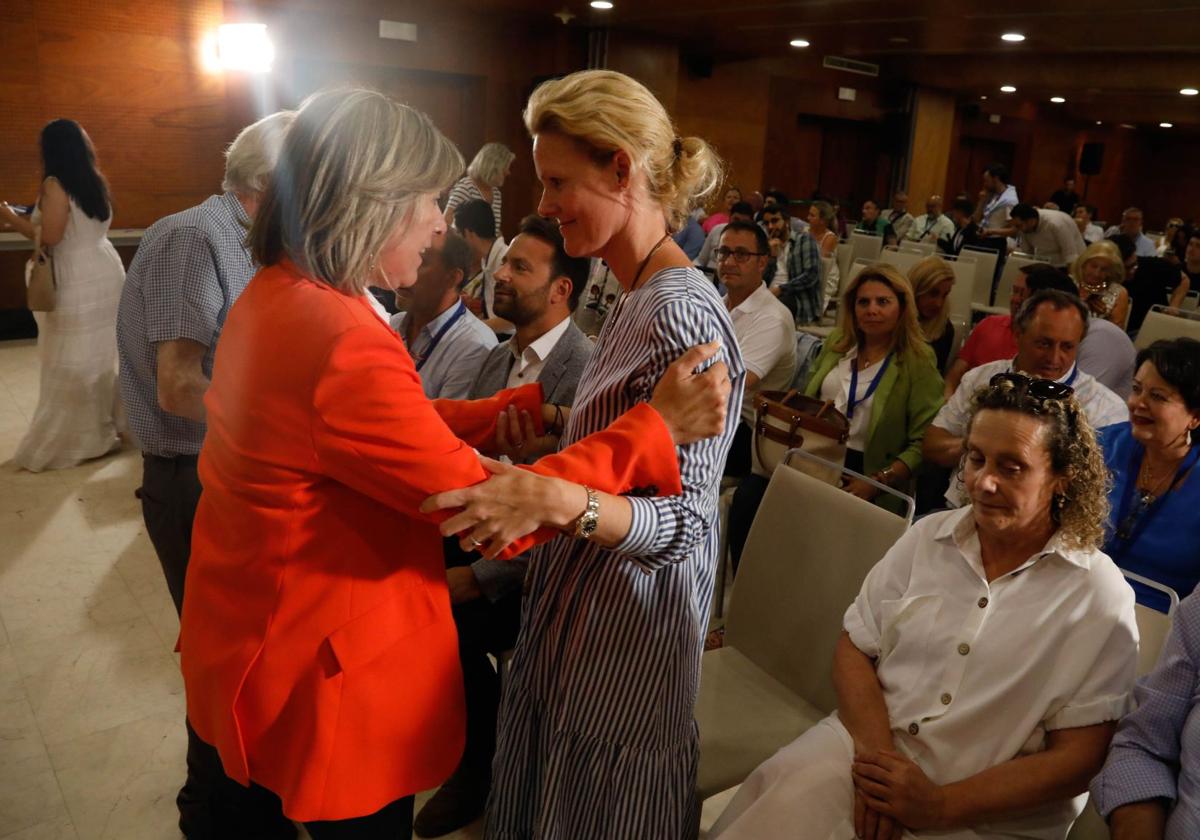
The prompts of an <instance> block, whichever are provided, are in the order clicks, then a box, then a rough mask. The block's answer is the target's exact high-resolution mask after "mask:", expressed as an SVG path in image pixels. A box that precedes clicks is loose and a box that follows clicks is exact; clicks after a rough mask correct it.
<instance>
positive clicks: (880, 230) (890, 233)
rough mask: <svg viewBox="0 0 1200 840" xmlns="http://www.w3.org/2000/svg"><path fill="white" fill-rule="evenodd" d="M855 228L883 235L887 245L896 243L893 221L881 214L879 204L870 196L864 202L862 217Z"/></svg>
mask: <svg viewBox="0 0 1200 840" xmlns="http://www.w3.org/2000/svg"><path fill="white" fill-rule="evenodd" d="M854 229H855V230H856V231H859V232H860V233H869V234H871V235H872V236H880V237H882V238H883V244H884V245H885V246H886V245H895V244H896V231H895V230H894V229H893V228H892V225H891V223H890V222H888V220H887V219H886V218H885V217H884V216H883V215H881V214H880V212H879V204H878V203H876V201H875V199H873V198H868V199H867V200H866V201H864V202H863V206H862V218H861V219H860V220H859V222H858V226H857V227H856V228H854Z"/></svg>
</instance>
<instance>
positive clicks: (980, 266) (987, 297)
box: [959, 245, 997, 309]
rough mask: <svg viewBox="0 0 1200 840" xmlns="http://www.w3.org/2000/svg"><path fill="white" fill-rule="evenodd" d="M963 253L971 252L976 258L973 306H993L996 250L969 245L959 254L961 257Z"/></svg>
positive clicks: (977, 307) (972, 296) (975, 307)
mask: <svg viewBox="0 0 1200 840" xmlns="http://www.w3.org/2000/svg"><path fill="white" fill-rule="evenodd" d="M963 254H969V255H970V256H972V257H974V258H975V287H974V291H972V293H971V307H972V308H973V309H979V308H980V307H985V308H986V307H989V306H991V305H992V279H993V278H994V277H995V276H996V258H997V255H996V252H995V251H989V250H988V249H987V248H975V247H973V246H971V245H968V246H966V247H965V248H963V249H962V253H961V254H959V258H960V259H961V258H962V255H963Z"/></svg>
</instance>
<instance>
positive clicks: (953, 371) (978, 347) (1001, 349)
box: [946, 266, 1058, 399]
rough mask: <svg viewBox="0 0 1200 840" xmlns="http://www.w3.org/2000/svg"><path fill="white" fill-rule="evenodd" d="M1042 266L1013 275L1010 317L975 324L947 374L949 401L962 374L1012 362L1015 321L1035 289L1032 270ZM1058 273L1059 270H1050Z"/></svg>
mask: <svg viewBox="0 0 1200 840" xmlns="http://www.w3.org/2000/svg"><path fill="white" fill-rule="evenodd" d="M1038 267H1039V266H1025V267H1024V268H1023V270H1021V271H1018V272H1017V273H1016V274H1015V275H1014V276H1013V285H1012V295H1011V296H1010V297H1009V299H1008V314H1007V315H989V316H987V317H986V318H984V319H983V320H982V321H980V322H979V323H978V324H976V325H975V328H974V329H972V330H971V332H970V333H969V334H968V335H967V338H966V340H965V341H963V345H962V347H960V348H959V350H958V356H956V357H955V359H954V363H953V364H951V365H950V369H949V370H948V371H947V372H946V398H947V399H949V398H950V395H951V394H953V393H954V392H955V391H956V390H957V389H958V384H959V382H960V381H962V378H963V374H965V373H966V372H967V371H969V370H973V369H975V368H977V367H979V366H980V365H986V364H988V363H989V362H994V361H996V360H997V359H1011V358H1012V357H1013V356H1015V355H1016V353H1017V334H1016V333H1015V332H1013V321H1014V320H1015V319H1016V317H1017V312H1018V310H1020V308H1021V304H1023V303H1024V302H1025V301H1026V299H1027V298H1028V297H1029V295H1030V294H1031V293H1032V290H1031V289H1030V288H1029V280H1030V269H1034V268H1038ZM1051 271H1054V272H1055V273H1058V272H1057V269H1051Z"/></svg>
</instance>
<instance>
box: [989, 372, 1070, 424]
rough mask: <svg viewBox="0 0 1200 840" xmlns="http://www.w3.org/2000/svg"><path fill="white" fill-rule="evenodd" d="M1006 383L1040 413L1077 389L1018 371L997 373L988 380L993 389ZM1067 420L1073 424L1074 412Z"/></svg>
mask: <svg viewBox="0 0 1200 840" xmlns="http://www.w3.org/2000/svg"><path fill="white" fill-rule="evenodd" d="M1005 383H1008V384H1010V385H1012V386H1013V388H1014V389H1015V390H1016V391H1018V392H1019V394H1020V396H1022V397H1025V398H1026V399H1028V400H1030V401H1031V402H1033V403H1034V409H1035V410H1036V411H1038V412H1041V411H1042V410H1043V409H1044V408H1045V404H1046V403H1047V402H1061V401H1063V400H1066V399H1067V398H1068V397H1070V396H1071V395H1072V394H1074V393H1075V389H1074V388H1072V387H1071V386H1070V385H1064V384H1062V383H1061V382H1055V381H1054V380H1053V379H1037V378H1034V377H1031V376H1026V375H1025V374H1023V373H1017V372H1016V371H1007V372H1005V373H997V374H996V375H995V376H993V377H992V378H991V379H990V380H988V385H989V386H991V387H992V388H996V387H998V386H1000V385H1003V384H1005ZM1067 419H1068V420H1069V421H1071V422H1072V423H1073V422H1074V419H1075V418H1074V412H1072V411H1068V417H1067Z"/></svg>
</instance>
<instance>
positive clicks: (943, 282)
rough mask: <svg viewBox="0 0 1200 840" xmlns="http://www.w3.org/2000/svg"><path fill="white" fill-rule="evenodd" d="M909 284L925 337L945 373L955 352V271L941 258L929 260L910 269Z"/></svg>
mask: <svg viewBox="0 0 1200 840" xmlns="http://www.w3.org/2000/svg"><path fill="white" fill-rule="evenodd" d="M908 283H909V285H910V286H912V290H913V297H914V299H915V300H916V302H917V321H918V323H919V325H920V327H921V335H923V336H924V337H925V340H926V341H928V342H929V346H930V347H932V348H933V352H934V355H935V356H936V357H937V368H938V370H939V371H942V370H945V369H946V363H947V362H948V361H949V359H950V351H951V350H952V349H954V325H953V324H951V323H950V291H951V290H952V289H953V288H954V269H952V268H951V267H950V266H949V265H948V264H947V263H946V261H945V260H943V259H942V258H941V257H926V258H925V259H923V260H921V261H920V262H918V263H916V264H915V265H914V266H913V267H912V268H911V269H909V272H908Z"/></svg>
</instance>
